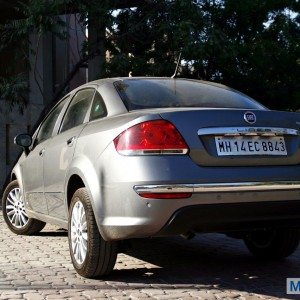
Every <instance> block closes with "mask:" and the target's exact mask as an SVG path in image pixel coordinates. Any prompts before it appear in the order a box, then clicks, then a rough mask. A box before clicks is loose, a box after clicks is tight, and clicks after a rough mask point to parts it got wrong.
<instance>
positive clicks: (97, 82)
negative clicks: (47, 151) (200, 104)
mask: <svg viewBox="0 0 300 300" xmlns="http://www.w3.org/2000/svg"><path fill="white" fill-rule="evenodd" d="M124 80H169V81H172V80H182V81H194V82H199V83H202V84H206V85H211V86H215V87H218V88H223V89H226V90H231V91H233V90H234V89H232V88H230V87H228V86H226V85H224V84H220V83H216V82H212V81H205V80H198V79H190V78H180V77H178V78H171V77H150V76H136V77H111V78H103V79H98V80H94V81H91V82H88V83H86V84H85V85H83V86H80V88H82V87H84V86H88V85H93V84H94V85H98V86H99V85H103V84H105V83H114V82H116V81H124Z"/></svg>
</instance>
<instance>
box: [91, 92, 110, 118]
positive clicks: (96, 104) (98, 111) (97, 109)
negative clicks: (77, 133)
mask: <svg viewBox="0 0 300 300" xmlns="http://www.w3.org/2000/svg"><path fill="white" fill-rule="evenodd" d="M106 115H107V112H106V107H105V104H104V101H103V98H102V96H101V95H100V94H99V93H98V92H96V93H95V97H94V101H93V105H92V109H91V116H90V120H91V121H92V120H96V119H99V118H103V117H105V116H106Z"/></svg>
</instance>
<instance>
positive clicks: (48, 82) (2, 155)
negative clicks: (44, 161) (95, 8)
mask: <svg viewBox="0 0 300 300" xmlns="http://www.w3.org/2000/svg"><path fill="white" fill-rule="evenodd" d="M61 18H64V20H66V21H67V22H68V24H69V26H68V27H69V38H68V39H67V40H64V41H62V40H59V39H58V38H56V37H54V36H53V35H52V34H51V33H49V34H47V35H46V36H44V37H43V38H42V39H41V41H40V47H39V49H38V51H36V53H33V52H32V51H30V49H28V53H29V57H30V67H31V68H30V70H24V71H25V72H26V73H28V81H29V88H30V90H29V95H28V104H27V106H26V108H25V109H24V111H23V113H21V112H20V110H19V108H18V107H14V108H13V109H11V108H10V105H9V104H8V103H9V99H0V191H1V187H2V186H3V184H4V182H5V180H6V178H7V175H8V174H9V173H10V171H11V169H12V168H13V165H14V163H15V161H16V159H17V157H18V155H19V154H20V152H21V149H20V148H19V147H18V146H16V145H14V143H13V140H14V137H15V136H16V135H17V134H20V133H26V132H30V131H31V130H32V128H33V127H34V126H35V124H36V122H37V120H38V119H39V118H40V115H41V113H42V112H43V111H44V108H45V107H49V106H51V102H52V100H53V97H54V94H55V91H56V89H57V87H58V86H59V85H60V84H61V83H62V82H64V80H65V78H66V77H67V75H68V73H69V72H70V70H71V69H72V67H73V65H74V64H75V63H76V62H77V61H78V60H79V53H78V47H79V48H80V47H81V44H82V42H83V41H84V40H85V35H84V32H83V31H82V29H81V27H80V25H79V24H76V26H75V22H77V20H76V16H75V15H69V16H61ZM29 40H30V42H31V45H35V44H36V43H37V35H36V34H34V33H33V34H30V36H29ZM36 55H37V57H36ZM8 60H9V57H8V56H7V54H6V55H5V57H4V56H2V57H0V66H3V65H4V64H5V63H6V62H7V61H8ZM18 72H20V70H17V71H16V73H18ZM85 82H86V70H85V69H81V70H80V71H79V72H78V74H76V75H75V77H74V79H73V80H72V81H71V82H70V87H69V89H74V88H76V87H77V86H79V85H81V84H84V83H85ZM40 89H41V90H42V92H41V90H40ZM66 92H68V89H67V90H66Z"/></svg>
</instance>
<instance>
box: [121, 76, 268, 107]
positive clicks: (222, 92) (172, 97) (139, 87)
mask: <svg viewBox="0 0 300 300" xmlns="http://www.w3.org/2000/svg"><path fill="white" fill-rule="evenodd" d="M115 87H116V88H117V90H118V92H119V94H120V96H121V98H122V100H123V102H124V104H125V105H126V107H127V109H128V110H137V109H148V108H164V107H213V108H243V109H264V107H263V106H262V105H260V104H259V103H258V102H256V101H255V100H253V99H251V98H250V97H248V96H246V95H244V94H242V93H240V92H238V91H235V90H233V89H230V88H227V87H221V86H215V85H212V84H208V83H204V82H200V81H193V80H182V79H129V80H123V81H118V82H116V83H115Z"/></svg>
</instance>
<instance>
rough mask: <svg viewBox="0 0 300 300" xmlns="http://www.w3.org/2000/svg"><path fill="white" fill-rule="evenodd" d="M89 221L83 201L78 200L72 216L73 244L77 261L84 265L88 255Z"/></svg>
mask: <svg viewBox="0 0 300 300" xmlns="http://www.w3.org/2000/svg"><path fill="white" fill-rule="evenodd" d="M87 242H88V233H87V222H86V214H85V209H84V206H83V204H82V202H81V201H77V202H76V203H75V205H74V207H73V210H72V216H71V244H72V251H73V255H74V258H75V261H76V263H77V264H78V265H82V264H83V262H84V260H85V258H86V255H87Z"/></svg>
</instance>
